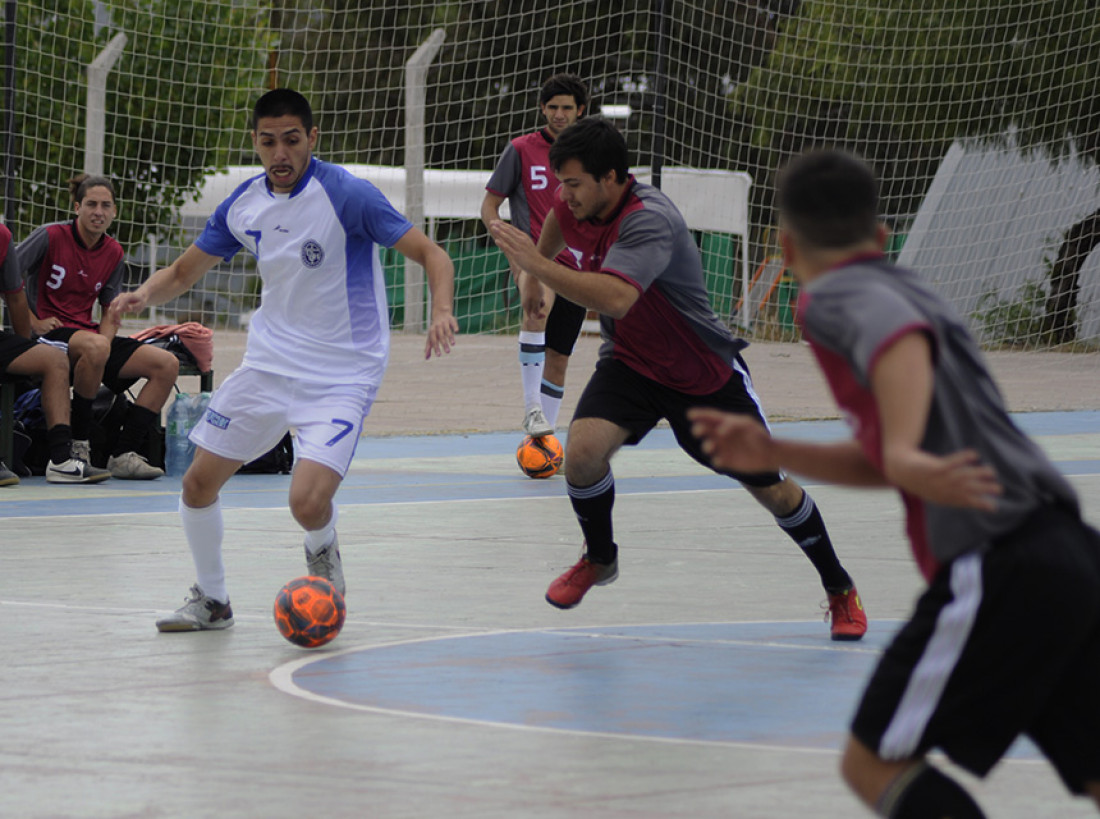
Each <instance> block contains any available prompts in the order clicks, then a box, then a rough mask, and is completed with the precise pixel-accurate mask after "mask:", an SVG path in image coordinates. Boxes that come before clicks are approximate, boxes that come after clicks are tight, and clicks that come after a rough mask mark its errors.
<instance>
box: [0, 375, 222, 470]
mask: <svg viewBox="0 0 1100 819" xmlns="http://www.w3.org/2000/svg"><path fill="white" fill-rule="evenodd" d="M180 375H181V376H183V375H188V376H198V379H199V390H200V391H201V392H213V391H214V370H212V369H210V370H207V371H206V372H202V371H201V370H199V368H198V367H196V366H195V365H194V364H184V363H183V362H182V361H181V362H180ZM14 438H15V384H13V383H11V382H8V381H5V382H3V383H0V461H3V462H4V463H5V464H7V466H8V468H9V469H10V468H11V466H12V462H13V460H14V458H13V457H12V456H13V454H14V452H15V444H14Z"/></svg>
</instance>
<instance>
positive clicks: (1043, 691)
mask: <svg viewBox="0 0 1100 819" xmlns="http://www.w3.org/2000/svg"><path fill="white" fill-rule="evenodd" d="M1098 691H1100V533H1098V532H1096V531H1095V530H1094V529H1092V528H1091V527H1089V526H1088V525H1086V524H1085V523H1083V522H1082V521H1081V519H1080V517H1079V516H1078V514H1077V512H1076V511H1073V510H1068V509H1062V508H1058V507H1052V506H1045V507H1042V508H1040V509H1039V510H1037V511H1035V512H1033V513H1032V514H1031V515H1030V516H1028V517H1027V518H1026V519H1025V520H1024V522H1023V523H1022V524H1021V525H1020V526H1019V527H1018V528H1017V529H1015V530H1014V531H1013V532H1012V533H1010V534H1009V535H1007V536H1005V537H1003V538H1000V539H999V540H998V541H997V542H996V543H994V544H993V546H992V547H991V548H990V549H989V550H988V551H986V552H984V553H978V552H972V553H967V554H965V555H963V556H962V557H960V558H958V559H956V560H954V561H953V562H952V563H950V564H949V565H947V566H944V567H943V568H942V569H941V570H940V572H939V573H938V574H937V576H936V577H935V579H934V580H933V582H932V583H931V584H930V585H929V587H928V589H927V590H926V591H925V592H924V593H923V594H922V595H921V596H920V598H919V599H918V601H917V606H916V609H915V611H914V613H913V615H912V618H911V619H910V620H909V622H908V623H906V624H905V625H904V626H903V627H902V629H901V630H900V631H899V632H898V634H897V635H896V636H895V637H894V640H893V642H892V643H891V644H890V646H889V647H888V648H887V650H886V652H885V654H884V655H883V657H882V660H881V661H880V662H879V665H878V668H877V669H876V670H875V673H874V674H873V675H872V677H871V680H870V682H869V683H868V685H867V689H866V691H865V692H864V694H863V698H862V701H861V703H860V705H859V708H858V710H857V712H856V715H855V717H854V719H853V721H852V733H853V734H854V735H855V737H856V738H857V739H859V740H860V742H862V743H863V744H864V745H866V746H867V747H869V748H870V749H871V750H872V751H874V752H875V753H877V754H878V755H879V756H880V757H882V758H883V759H886V760H895V761H898V760H907V759H913V758H917V757H920V756H923V755H924V754H925V753H927V752H928V751H930V750H933V749H939V750H942V751H943V752H944V753H946V754H947V756H948V757H950V758H951V759H952V760H953V761H954V762H955V763H957V764H958V765H960V766H962V767H963V768H966V769H967V770H969V771H970V772H972V773H974V774H976V775H978V776H984V775H985V774H987V773H988V772H989V770H990V769H991V768H992V767H993V765H994V764H996V762H997V761H998V760H999V759H1000V758H1001V757H1002V756H1003V755H1004V754H1005V752H1006V751H1007V750H1008V749H1009V747H1010V746H1011V744H1012V743H1013V741H1014V740H1015V739H1016V738H1017V737H1018V736H1020V735H1021V734H1022V735H1026V736H1028V737H1030V738H1031V739H1032V740H1033V741H1034V742H1035V744H1036V745H1037V746H1038V747H1039V748H1040V749H1041V750H1042V751H1043V753H1044V754H1046V756H1047V758H1048V759H1050V761H1051V762H1052V763H1053V765H1054V766H1055V768H1056V769H1057V770H1058V772H1059V774H1060V775H1061V777H1062V779H1063V781H1064V782H1065V783H1066V786H1067V787H1068V788H1069V789H1070V790H1071V791H1072V792H1074V793H1082V792H1083V788H1084V785H1085V783H1086V782H1090V781H1100V695H1098V694H1097V692H1098Z"/></svg>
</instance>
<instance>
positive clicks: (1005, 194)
mask: <svg viewBox="0 0 1100 819" xmlns="http://www.w3.org/2000/svg"><path fill="white" fill-rule="evenodd" d="M16 5H17V8H18V13H17V19H16V20H15V21H14V26H15V28H14V32H15V35H14V42H15V44H16V47H15V53H14V69H15V74H14V77H15V85H14V87H13V88H11V89H9V91H10V92H11V93H12V94H13V95H14V96H13V98H14V100H15V105H14V109H13V110H14V115H15V116H14V121H13V122H9V123H8V124H9V125H11V126H13V128H12V130H11V132H10V133H9V136H8V144H9V147H10V148H11V150H10V151H8V152H6V153H7V166H6V168H5V180H6V187H5V202H4V208H5V210H4V213H5V219H6V222H7V223H8V226H9V227H10V228H11V229H12V232H13V234H14V235H15V237H16V239H17V240H19V239H21V238H23V237H25V236H26V235H27V234H28V233H29V232H30V231H31V230H32V229H33V228H34V227H35V226H37V225H39V224H43V223H46V222H50V221H57V220H60V219H64V218H68V216H69V214H70V212H71V208H70V205H69V202H68V195H67V188H66V186H65V180H66V179H67V178H68V177H70V176H71V175H73V174H74V173H76V172H79V171H82V170H85V169H88V168H95V167H101V168H102V170H103V172H105V173H107V174H109V175H110V176H112V177H113V178H114V179H115V180H116V182H117V184H118V186H119V192H120V205H121V208H120V212H119V216H118V219H117V221H116V224H115V227H114V231H113V232H114V234H115V235H116V236H117V238H119V239H120V241H122V243H123V245H124V247H126V249H127V252H128V259H129V260H130V262H131V265H132V271H131V276H132V279H133V281H134V282H136V281H138V280H139V279H141V278H143V277H144V276H145V275H147V274H148V272H149V271H150V270H152V269H155V267H156V266H157V265H158V264H163V263H164V262H165V261H167V260H169V259H170V258H174V257H175V255H177V254H178V253H179V252H180V251H181V250H182V249H183V248H184V247H186V245H187V244H188V243H189V242H190V241H191V240H192V239H193V238H194V236H195V235H196V234H197V231H198V230H200V229H201V227H202V224H203V222H204V220H205V218H206V216H207V215H208V214H209V213H210V212H211V210H212V209H213V206H214V205H215V204H217V202H218V201H219V200H220V198H221V197H222V196H224V195H225V194H226V193H228V192H229V190H231V189H232V185H233V184H235V182H236V181H239V180H240V179H242V178H246V177H247V175H249V174H250V173H255V172H256V167H255V162H256V160H255V157H254V155H253V153H252V150H251V143H250V139H249V134H248V131H249V123H248V115H249V111H250V107H251V104H252V102H253V101H254V100H255V98H256V97H257V96H258V94H259V93H261V92H262V91H264V90H266V89H267V88H270V87H275V86H279V85H281V86H290V87H294V88H297V89H299V90H301V91H302V92H303V93H305V94H306V95H307V96H308V97H309V98H310V100H311V102H312V103H313V106H314V110H315V115H316V119H317V123H318V125H319V127H320V129H321V139H320V143H319V148H318V154H319V155H320V156H321V157H322V158H325V159H327V160H330V161H332V162H337V163H341V164H344V165H348V166H350V167H353V168H354V169H356V172H357V173H361V174H362V175H364V176H366V177H367V178H369V179H371V180H372V181H374V182H375V183H376V184H378V185H379V187H381V188H383V190H384V191H386V192H387V195H390V196H391V198H392V199H393V200H394V202H395V204H398V205H399V207H403V208H404V207H411V206H412V205H413V204H414V201H413V199H410V198H409V196H410V194H409V192H410V191H416V190H422V191H423V213H422V216H420V214H419V213H418V214H417V215H418V217H419V218H420V219H421V224H422V226H423V227H424V229H425V230H427V231H429V232H430V234H431V235H432V236H433V237H434V238H435V239H436V240H437V241H439V242H440V243H441V244H443V245H444V247H446V249H447V250H448V251H449V252H450V254H451V255H452V257H453V258H454V260H455V263H456V270H457V276H458V281H457V304H456V308H457V312H458V314H459V320H460V322H461V324H462V326H463V329H464V331H465V332H473V333H496V332H508V333H510V332H515V331H516V330H517V328H518V324H519V304H518V299H517V297H516V294H515V292H514V287H513V286H512V284H511V281H510V277H509V274H508V270H507V265H506V264H505V262H504V260H503V258H502V256H501V255H500V253H499V252H498V251H497V250H496V248H495V247H494V246H493V244H492V242H491V241H490V240H489V239H488V237H487V236H486V234H485V230H484V228H483V227H482V225H481V224H480V222H479V220H478V205H479V203H480V199H481V196H482V195H483V192H484V185H485V182H486V181H487V179H488V176H489V173H490V171H491V169H492V167H493V165H494V163H495V161H496V159H497V157H498V156H499V154H500V152H501V150H502V149H503V148H504V146H505V145H506V144H507V142H508V140H509V139H510V138H512V137H514V136H517V135H519V134H522V133H526V132H529V131H532V130H534V129H536V128H538V127H539V126H540V125H541V122H540V116H539V112H538V107H537V93H538V89H539V87H540V86H541V84H542V82H543V81H544V80H545V79H546V78H547V77H548V76H549V75H551V74H553V73H556V72H560V71H568V72H573V73H576V74H578V75H580V76H581V77H582V78H583V79H584V80H585V81H586V83H587V84H588V87H589V89H590V91H591V95H592V100H591V105H590V112H602V113H603V114H604V115H605V116H608V117H611V118H613V119H615V121H616V122H617V123H618V124H619V126H620V127H621V129H622V130H623V131H624V133H625V135H626V137H627V141H628V144H629V146H630V148H631V151H632V156H633V160H634V164H635V167H636V170H637V172H638V174H639V176H640V177H641V178H645V179H651V180H654V181H656V180H657V179H658V178H659V179H660V181H661V182H662V187H664V188H665V189H666V190H668V192H669V194H670V195H671V196H673V198H674V199H675V200H676V201H677V204H678V205H679V206H680V207H681V209H682V210H684V212H685V215H686V216H687V218H688V222H689V224H690V225H691V226H692V228H693V229H694V230H695V231H696V235H697V238H698V242H699V246H700V250H701V252H702V254H703V258H704V263H705V268H706V273H707V283H708V286H709V287H710V288H711V292H712V297H713V300H714V305H715V309H716V310H717V312H718V313H719V315H720V316H722V317H723V318H724V319H725V320H726V321H728V322H729V324H730V326H731V327H733V328H735V330H736V331H737V332H739V333H742V334H744V335H746V336H748V337H750V338H757V339H770V340H790V339H793V338H797V331H796V330H795V329H794V328H793V326H792V321H791V305H792V302H793V300H794V299H795V297H796V290H797V288H796V287H795V286H794V285H793V282H791V281H790V278H789V276H787V275H785V273H784V271H783V270H782V264H781V262H777V261H776V259H775V257H776V255H777V252H778V248H777V247H776V242H775V235H776V231H775V227H776V225H775V214H774V212H773V209H772V204H771V191H772V187H773V184H774V181H775V174H776V172H777V170H778V169H779V168H780V167H781V166H782V164H783V163H784V162H785V161H786V160H787V159H789V158H790V157H791V156H792V155H794V154H795V153H797V152H799V151H802V150H804V149H807V148H811V147H819V146H838V147H842V148H845V149H848V150H851V151H854V152H856V153H859V154H861V155H862V156H864V157H866V158H867V159H869V160H870V161H871V162H872V163H873V164H874V166H875V169H876V171H877V172H878V174H879V175H880V177H881V179H882V184H883V207H884V213H885V216H886V219H887V221H888V223H889V225H890V227H891V230H892V232H893V236H892V240H891V243H892V244H891V251H892V252H893V253H894V254H895V255H897V256H899V258H900V260H901V261H902V262H905V263H910V264H912V265H914V266H916V267H918V268H919V269H921V271H922V272H923V273H925V274H926V275H927V276H928V278H929V279H930V280H931V281H932V282H933V283H934V284H935V285H936V286H937V287H940V288H942V290H943V292H945V293H947V294H948V295H949V296H950V298H951V299H952V301H953V302H954V303H955V304H956V306H957V307H958V309H959V311H960V312H961V313H962V314H963V315H964V316H965V317H966V318H967V320H968V321H970V322H971V324H972V327H973V328H974V330H975V331H976V332H977V333H978V334H979V335H980V336H981V338H982V339H983V341H984V342H985V343H986V344H987V345H988V346H990V347H1023V348H1027V349H1057V350H1071V351H1086V352H1087V351H1091V350H1093V349H1095V347H1096V345H1097V341H1098V339H1100V261H1098V260H1097V258H1096V254H1094V253H1092V250H1093V248H1094V246H1095V245H1096V244H1097V243H1100V192H1098V189H1097V181H1098V178H1097V171H1096V167H1095V158H1096V154H1097V151H1098V149H1100V129H1098V119H1100V104H1097V101H1098V100H1100V93H1098V92H1100V89H1098V87H1097V82H1096V77H1097V76H1100V47H1098V46H1100V22H1097V20H1098V18H1097V17H1096V14H1095V11H1094V9H1093V7H1092V6H1093V4H1092V3H1091V2H1089V1H1088V0H1060V1H1059V2H1053V0H1027V2H1024V0H998V1H997V2H995V3H993V2H985V0H926V2H922V3H908V2H887V3H871V2H866V0H859V2H856V0H840V2H821V1H820V0H751V2H750V1H748V0H746V1H745V2H741V1H740V0H728V1H727V2H683V1H682V0H643V1H642V2H631V0H616V2H610V1H609V0H608V1H603V0H601V2H578V1H577V0H565V2H560V3H549V4H548V3H544V2H533V0H511V2H506V3H505V2H476V3H475V2H423V1H422V0H409V1H408V2H400V3H399V2H396V1H395V0H383V1H382V2H374V3H369V4H367V3H361V2H351V0H269V1H267V2H257V0H187V2H184V0H155V2H149V3H141V4H137V3H118V2H110V0H99V2H95V1H94V0H65V2H60V1H59V0H24V2H20V3H18V4H16ZM10 7H11V4H9V8H10ZM12 22H13V21H8V23H9V25H11V24H12ZM436 32H438V33H437V34H434V33H436ZM433 34H434V39H433ZM428 43H431V44H432V45H431V48H429V49H428V50H427V52H425V50H424V49H421V47H422V46H424V45H425V44H428ZM418 49H421V51H420V52H419V53H418ZM414 55H418V56H419V58H421V59H422V60H423V61H424V63H423V67H424V71H423V72H422V74H423V77H424V80H423V83H422V84H421V85H420V87H419V91H417V92H414V91H413V89H412V86H410V85H409V82H410V77H411V76H413V75H414V73H415V72H412V71H411V70H410V68H409V63H410V60H412V59H413V58H414ZM90 67H92V70H89V68H90ZM97 84H98V85H97ZM420 98H422V99H423V100H424V105H423V109H422V110H420V109H417V110H416V111H411V110H410V108H409V105H410V103H415V101H416V100H417V99H420ZM418 121H422V122H423V127H422V128H421V129H417V128H416V127H414V126H415V125H416V123H417V122H418ZM417 152H419V154H418V153H417ZM418 156H419V157H422V159H418ZM421 162H422V166H423V168H424V170H423V174H422V175H421V174H420V170H419V168H420V163H421ZM96 163H99V164H98V165H97V164H96ZM692 174H704V175H705V176H698V177H693V176H691V175H692ZM685 179H687V180H688V182H686V183H684V182H683V180H685ZM420 180H422V188H417V187H415V186H416V185H417V184H420ZM677 180H680V183H677ZM704 183H705V184H704ZM244 256H245V254H240V257H238V258H236V259H234V260H233V261H232V262H229V263H225V264H222V265H219V266H218V268H216V269H215V271H213V272H212V273H211V274H210V275H209V276H207V277H206V278H205V279H204V280H203V282H201V284H200V285H199V286H198V287H196V288H195V289H194V291H193V292H192V293H190V294H188V295H187V296H186V297H184V298H182V299H180V300H178V301H177V302H174V303H172V304H170V305H167V306H166V307H165V308H164V311H163V313H162V316H161V317H162V318H165V319H171V320H187V319H194V320H198V321H202V322H203V323H205V324H207V325H210V326H217V327H237V326H240V325H242V324H243V323H246V322H247V319H248V316H249V314H250V311H251V310H253V309H254V308H255V306H256V303H257V298H258V292H259V289H258V283H257V277H256V274H255V270H254V269H253V268H252V263H251V260H250V259H248V258H245V257H244ZM386 264H387V280H388V287H389V290H390V303H391V306H392V307H391V309H392V313H393V315H392V318H393V321H394V325H395V326H396V327H399V328H400V327H406V326H409V316H410V315H413V314H415V311H414V310H413V308H414V307H415V304H412V303H411V302H410V300H419V299H422V298H423V296H422V294H421V292H420V291H418V290H417V289H416V288H414V287H411V286H410V282H409V281H407V279H408V276H409V272H408V271H407V270H406V269H405V267H404V266H403V264H402V263H401V262H400V261H399V260H398V259H397V258H395V257H394V256H393V255H392V254H388V255H387V256H386ZM755 273H760V274H761V276H762V277H763V278H762V279H761V277H759V276H757V277H756V278H754V274H755ZM761 284H762V285H763V289H760V287H759V286H758V285H761ZM413 329H415V327H413Z"/></svg>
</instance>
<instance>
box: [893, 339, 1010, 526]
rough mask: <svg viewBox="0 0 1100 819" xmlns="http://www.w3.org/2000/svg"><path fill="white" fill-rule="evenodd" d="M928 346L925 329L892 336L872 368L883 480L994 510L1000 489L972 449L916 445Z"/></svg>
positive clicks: (925, 401)
mask: <svg viewBox="0 0 1100 819" xmlns="http://www.w3.org/2000/svg"><path fill="white" fill-rule="evenodd" d="M933 378H934V375H933V369H932V348H931V343H930V342H929V340H928V338H927V337H926V336H925V335H924V333H923V332H920V331H914V332H911V333H906V334H905V335H904V336H902V337H901V338H899V339H896V340H895V341H893V342H892V343H891V344H890V346H889V347H887V348H886V350H884V351H883V352H882V353H881V354H880V355H879V357H878V360H877V361H876V362H875V365H874V368H873V369H872V371H871V391H872V392H873V393H874V396H875V402H876V404H877V405H878V410H879V417H880V418H881V421H882V456H883V471H884V472H885V474H886V478H887V480H889V481H890V482H891V483H892V484H893V485H895V486H897V487H899V488H901V489H904V490H905V491H906V492H910V493H912V494H914V495H917V496H919V497H921V498H924V499H925V500H927V501H931V502H932V503H938V504H943V505H946V506H961V507H964V508H970V509H979V510H985V511H993V510H994V509H996V497H997V496H998V495H1000V494H1001V492H1002V488H1001V486H1000V484H999V483H998V481H997V475H996V473H995V472H994V471H993V469H992V468H991V467H989V466H988V465H986V464H983V463H982V462H981V459H980V457H979V455H978V453H977V452H975V451H974V450H961V451H959V452H955V453H952V454H950V455H947V456H938V455H933V454H931V453H928V452H925V451H923V450H922V449H921V448H920V443H921V440H922V438H923V436H924V429H925V426H926V424H927V421H928V412H929V408H930V407H931V404H932V388H933Z"/></svg>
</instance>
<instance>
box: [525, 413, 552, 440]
mask: <svg viewBox="0 0 1100 819" xmlns="http://www.w3.org/2000/svg"><path fill="white" fill-rule="evenodd" d="M523 431H524V432H526V433H527V434H528V435H530V436H531V437H532V438H541V437H542V436H544V435H549V434H550V433H552V432H553V431H554V428H553V427H552V426H550V422H549V421H547V420H546V415H544V414H543V412H542V407H531V409H529V410H527V415H526V416H525V417H524V419H523Z"/></svg>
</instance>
